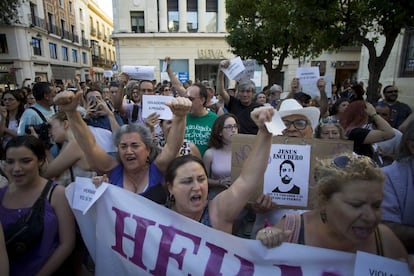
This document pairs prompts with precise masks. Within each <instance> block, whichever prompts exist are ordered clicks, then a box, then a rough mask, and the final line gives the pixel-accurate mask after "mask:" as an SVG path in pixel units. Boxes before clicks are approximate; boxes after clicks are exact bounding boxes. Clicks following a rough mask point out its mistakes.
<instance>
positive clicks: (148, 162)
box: [146, 155, 151, 164]
mask: <svg viewBox="0 0 414 276" xmlns="http://www.w3.org/2000/svg"><path fill="white" fill-rule="evenodd" d="M146 162H147V164H150V163H151V160H150V158H149V155H148V156H147V161H146Z"/></svg>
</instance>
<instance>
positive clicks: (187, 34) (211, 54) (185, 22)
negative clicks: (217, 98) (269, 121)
mask: <svg viewBox="0 0 414 276" xmlns="http://www.w3.org/2000/svg"><path fill="white" fill-rule="evenodd" d="M226 16H227V13H226V8H225V1H220V0H157V1H154V0H133V1H126V0H119V1H113V17H114V19H113V20H114V32H113V34H112V38H113V40H114V41H115V47H116V53H117V63H118V64H117V65H118V68H119V69H122V66H123V65H133V66H137V65H145V66H154V67H155V78H156V80H157V81H162V80H163V79H166V78H167V77H166V74H165V73H164V72H161V71H162V69H161V68H162V64H163V60H164V59H165V57H166V56H170V57H171V60H172V66H171V67H172V69H173V70H174V71H175V72H176V73H177V75H178V77H179V79H180V80H181V81H184V80H187V79H191V80H193V81H209V82H210V83H211V84H212V85H214V82H215V79H216V74H217V69H218V64H219V61H220V60H222V59H232V58H234V57H235V56H234V55H233V54H232V53H231V49H230V47H229V45H228V44H227V43H226V40H225V37H226V35H227V31H226V26H225V20H226ZM380 48H381V43H379V44H378V49H380ZM413 49H414V35H413V30H409V31H408V32H407V31H406V32H404V34H401V35H400V37H399V38H398V39H397V42H396V43H395V45H394V50H393V53H392V55H391V56H390V58H389V60H388V62H387V66H386V68H385V69H384V72H383V74H382V76H381V80H380V81H381V82H382V83H383V84H384V85H387V84H389V83H394V84H396V85H397V86H398V87H399V88H400V90H401V92H402V93H401V96H400V97H401V99H402V100H403V101H405V102H407V103H408V104H410V105H411V106H414V103H413V96H412V93H411V88H410V84H412V82H413V77H414V75H413V73H412V72H413V69H412V68H413V67H414V66H413V64H414V57H413V53H414V51H413ZM367 60H368V53H367V51H366V48H365V47H361V46H347V47H343V48H341V49H340V50H338V51H326V52H324V53H323V54H321V55H320V56H319V57H318V58H315V59H302V60H298V59H292V58H288V59H286V60H285V63H284V66H283V72H284V81H283V83H281V85H282V86H283V87H284V89H285V90H286V91H287V90H289V89H290V88H289V84H290V81H291V80H292V79H293V78H294V77H295V76H296V71H297V68H298V67H300V66H319V70H320V73H321V75H323V76H327V77H328V78H329V79H330V80H331V81H332V82H333V83H336V84H337V85H339V86H340V85H341V84H342V82H343V81H344V80H345V79H348V78H349V79H351V80H354V81H362V82H364V84H365V86H366V85H367V83H368V71H367ZM410 68H411V69H410ZM255 70H256V71H255V78H254V80H255V82H256V85H257V90H261V89H262V88H263V87H264V86H266V85H267V75H266V72H265V70H264V68H262V67H261V66H257V67H256V69H255ZM410 70H411V71H410Z"/></svg>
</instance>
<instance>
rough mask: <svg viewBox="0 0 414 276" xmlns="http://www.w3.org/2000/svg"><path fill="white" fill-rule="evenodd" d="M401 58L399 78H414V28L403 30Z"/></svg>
mask: <svg viewBox="0 0 414 276" xmlns="http://www.w3.org/2000/svg"><path fill="white" fill-rule="evenodd" d="M401 58H402V60H401V66H402V68H401V77H410V78H412V77H414V28H410V29H406V30H405V33H404V42H403V49H402V55H401Z"/></svg>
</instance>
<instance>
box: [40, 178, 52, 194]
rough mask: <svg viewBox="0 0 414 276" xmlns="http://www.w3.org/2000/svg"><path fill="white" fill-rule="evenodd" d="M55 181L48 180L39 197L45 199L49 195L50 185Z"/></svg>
mask: <svg viewBox="0 0 414 276" xmlns="http://www.w3.org/2000/svg"><path fill="white" fill-rule="evenodd" d="M52 183H53V181H52V180H49V181H47V183H46V185H45V187H44V188H43V191H42V193H41V194H40V197H39V199H45V198H46V197H47V194H48V193H49V190H50V187H51V186H52Z"/></svg>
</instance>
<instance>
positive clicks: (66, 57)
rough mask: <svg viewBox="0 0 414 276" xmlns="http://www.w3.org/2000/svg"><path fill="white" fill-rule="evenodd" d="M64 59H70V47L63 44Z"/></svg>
mask: <svg viewBox="0 0 414 276" xmlns="http://www.w3.org/2000/svg"><path fill="white" fill-rule="evenodd" d="M62 59H63V60H64V61H69V55H68V47H65V46H62Z"/></svg>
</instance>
